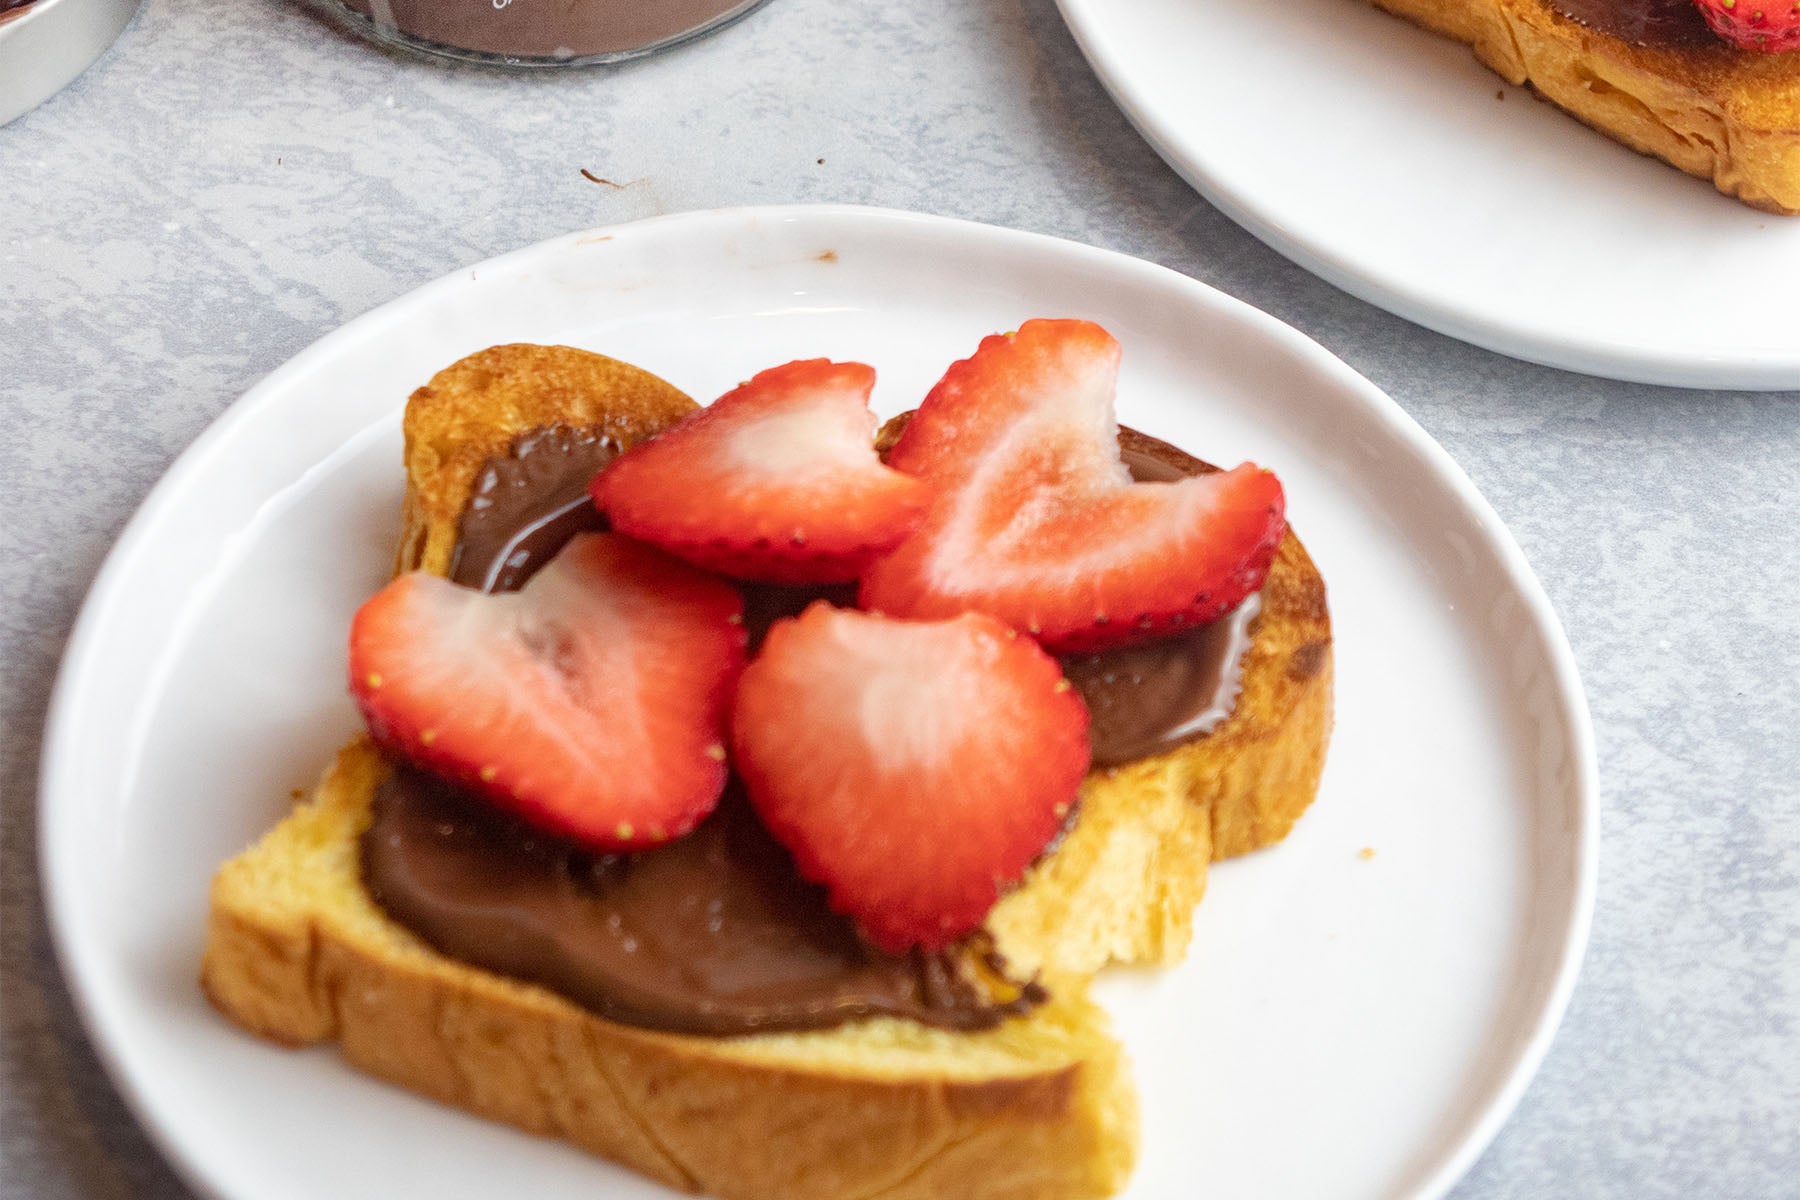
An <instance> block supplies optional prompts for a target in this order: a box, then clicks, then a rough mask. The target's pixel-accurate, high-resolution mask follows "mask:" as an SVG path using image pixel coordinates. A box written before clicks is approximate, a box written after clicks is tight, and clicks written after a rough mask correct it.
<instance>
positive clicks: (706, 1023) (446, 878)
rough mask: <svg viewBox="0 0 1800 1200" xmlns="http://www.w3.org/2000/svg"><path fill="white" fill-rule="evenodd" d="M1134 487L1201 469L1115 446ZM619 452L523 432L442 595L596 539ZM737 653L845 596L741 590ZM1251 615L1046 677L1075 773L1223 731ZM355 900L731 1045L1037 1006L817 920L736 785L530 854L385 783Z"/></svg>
mask: <svg viewBox="0 0 1800 1200" xmlns="http://www.w3.org/2000/svg"><path fill="white" fill-rule="evenodd" d="M1120 451H1121V455H1122V457H1123V459H1124V461H1125V462H1126V465H1127V466H1128V467H1129V468H1130V469H1131V471H1132V474H1133V475H1134V476H1135V477H1136V478H1138V479H1140V480H1170V479H1177V478H1180V477H1182V476H1184V475H1188V474H1196V473H1199V472H1202V471H1207V470H1211V469H1212V468H1210V467H1208V466H1206V464H1204V463H1202V462H1200V461H1199V460H1197V459H1194V458H1191V457H1189V456H1188V455H1185V454H1183V453H1182V452H1181V451H1179V450H1176V449H1175V448H1174V447H1172V446H1169V445H1167V444H1166V443H1163V442H1160V441H1157V440H1156V439H1154V438H1149V437H1145V436H1144V435H1142V434H1138V433H1135V432H1133V431H1130V430H1122V431H1121V432H1120ZM617 453H618V446H617V445H616V444H614V443H612V442H611V441H609V440H607V439H605V438H603V437H600V436H598V435H596V434H593V433H590V432H587V431H582V430H572V429H567V428H561V427H554V428H547V429H541V430H533V431H531V432H529V433H527V434H524V435H522V436H521V437H519V438H518V439H517V440H516V441H515V442H514V444H513V446H512V447H511V449H510V451H509V452H508V453H507V454H505V455H502V456H499V457H496V458H495V459H492V460H490V461H489V462H488V463H487V464H486V465H485V466H484V467H483V468H482V470H481V472H480V473H479V475H478V476H477V478H476V481H475V486H474V489H473V491H472V492H471V498H470V501H469V503H468V505H467V507H466V508H465V509H464V511H463V514H462V517H461V519H460V521H459V523H458V527H457V535H458V541H457V549H456V552H455V555H454V557H453V560H452V568H451V578H452V579H453V580H455V581H456V582H458V583H461V584H464V585H466V586H470V587H477V588H481V589H483V590H487V591H506V590H512V589H515V588H517V587H519V586H521V585H522V584H523V583H524V582H525V580H526V579H528V578H529V577H530V575H531V573H532V572H533V571H535V570H536V569H537V568H538V567H540V566H542V565H543V563H544V562H546V561H548V560H549V559H550V558H551V557H552V556H554V555H555V553H556V552H557V551H558V550H559V549H561V547H562V545H563V544H564V543H565V542H567V541H568V539H569V538H571V537H573V536H574V535H575V534H576V533H579V532H582V531H584V530H587V529H597V528H602V527H604V518H602V517H601V516H600V515H599V514H598V513H597V512H596V511H595V510H594V509H593V507H592V505H591V504H589V503H588V502H587V483H588V480H589V479H590V478H591V477H592V476H593V475H594V473H595V472H597V471H598V470H599V469H600V468H601V467H603V466H605V465H606V463H608V462H610V461H611V460H612V458H613V457H614V455H616V454H617ZM744 592H745V620H746V625H747V626H748V627H749V632H750V636H751V641H752V645H754V644H755V642H756V641H758V640H760V637H761V634H762V632H763V631H764V630H766V629H767V627H768V625H769V624H770V623H771V622H772V621H774V620H776V619H778V618H780V617H782V616H785V615H789V614H793V613H798V612H799V611H800V610H801V609H802V608H804V607H805V606H806V604H808V603H810V602H812V601H813V600H815V599H818V598H819V597H820V596H821V595H823V596H825V597H826V598H829V599H832V600H833V601H835V602H838V603H849V602H851V601H852V600H853V599H854V587H853V586H851V587H839V588H828V589H820V588H799V587H769V586H761V585H746V586H745V588H744ZM1253 616H1254V607H1253V606H1252V605H1246V606H1243V607H1241V608H1240V611H1239V613H1238V614H1234V616H1233V617H1230V618H1226V619H1224V620H1222V621H1219V622H1215V623H1214V624H1213V625H1210V626H1205V627H1201V628H1198V629H1196V630H1194V631H1192V632H1191V633H1188V634H1182V635H1178V636H1176V637H1173V638H1165V639H1161V640H1158V641H1156V642H1153V643H1150V644H1148V645H1145V646H1140V647H1133V648H1128V649H1126V650H1121V651H1111V652H1107V653H1103V654H1094V655H1083V656H1080V657H1079V658H1071V659H1068V660H1065V669H1066V670H1067V671H1068V672H1069V675H1070V678H1071V679H1072V680H1073V681H1074V682H1075V683H1076V686H1077V687H1079V688H1081V690H1082V693H1083V696H1084V697H1085V698H1086V700H1087V702H1088V705H1089V708H1090V710H1091V711H1092V713H1093V715H1094V720H1093V734H1094V738H1095V744H1094V745H1095V762H1096V764H1098V765H1108V764H1116V763H1119V762H1126V761H1130V760H1131V759H1132V758H1135V757H1141V756H1143V755H1145V754H1149V753H1155V752H1157V751H1158V750H1162V749H1167V748H1169V747H1171V746H1174V745H1177V744H1179V743H1181V742H1183V741H1187V740H1191V739H1192V738H1194V737H1198V736H1201V735H1202V734H1203V733H1205V732H1206V731H1207V730H1209V729H1210V728H1211V727H1212V725H1214V724H1216V723H1217V721H1218V720H1221V719H1223V717H1224V716H1226V715H1228V714H1229V712H1230V708H1231V703H1232V701H1233V699H1234V698H1235V695H1236V688H1237V669H1238V664H1237V660H1238V659H1239V658H1240V657H1241V655H1242V652H1243V649H1244V646H1245V645H1246V644H1247V641H1248V630H1249V625H1250V622H1251V621H1252V619H1253ZM362 854H363V872H364V879H365V881H366V883H367V885H368V888H369V891H370V894H371V895H372V896H373V897H374V898H375V900H376V902H377V903H378V904H380V905H381V906H382V907H383V908H384V909H385V910H386V911H387V912H388V913H389V915H391V916H392V917H394V919H396V920H397V921H399V922H400V923H401V924H403V925H405V926H407V927H408V928H410V929H412V930H413V931H414V932H415V933H417V934H418V935H419V936H420V937H422V938H424V939H425V940H426V941H427V942H428V943H430V944H431V945H433V946H435V947H437V948H438V949H439V950H441V951H443V952H444V953H446V954H448V955H450V956H451V957H453V958H456V959H459V960H461V961H464V962H468V963H472V964H474V965H477V966H482V967H485V968H488V969H491V970H494V971H497V972H499V973H501V974H504V975H507V976H510V977H513V978H518V979H525V980H529V981H531V982H535V983H540V984H542V985H544V986H546V987H549V988H551V989H553V990H555V991H557V992H559V993H561V994H563V995H565V996H568V997H569V998H570V999H572V1000H574V1001H576V1002H577V1003H579V1004H582V1005H584V1006H585V1007H587V1008H589V1009H591V1010H592V1011H594V1012H596V1013H599V1014H600V1015H602V1016H605V1017H607V1018H609V1019H612V1020H617V1021H621V1022H624V1023H627V1024H633V1025H639V1026H643V1027H647V1028H652V1029H661V1030H668V1031H671V1032H680V1033H697V1034H714V1035H731V1034H741V1033H748V1032H770V1031H777V1030H797V1029H819V1028H829V1027H831V1026H834V1025H838V1024H842V1023H844V1022H846V1021H851V1020H856V1019H859V1018H864V1017H869V1016H874V1015H883V1014H885V1015H893V1016H900V1017H904V1018H908V1019H911V1020H916V1021H920V1022H923V1023H926V1024H931V1025H937V1026H942V1027H946V1028H952V1029H979V1028H985V1027H990V1026H992V1025H995V1024H998V1023H999V1022H1000V1021H1002V1020H1004V1019H1005V1018H1006V1017H1007V1016H1009V1015H1012V1014H1017V1013H1022V1012H1025V1011H1028V1010H1029V1009H1031V1008H1032V1007H1034V1006H1035V1005H1037V1004H1040V1003H1042V1002H1043V1000H1044V999H1045V994H1044V992H1043V989H1042V988H1040V987H1038V986H1037V985H1036V984H1035V983H1019V982H1017V981H1014V980H1012V979H1010V978H1008V976H1007V975H1006V972H1005V964H1004V963H1003V962H1002V961H1001V960H1000V959H999V958H998V956H997V955H995V954H994V953H993V952H992V948H991V946H990V945H989V944H988V943H987V942H986V941H985V935H982V934H977V935H975V936H974V937H973V938H971V939H969V940H967V941H965V942H964V943H962V944H960V945H958V946H956V947H952V948H951V949H950V950H948V951H946V952H944V953H941V954H924V953H914V954H911V955H906V956H892V955H887V954H884V953H882V952H881V951H879V950H877V949H875V948H874V947H872V946H871V945H869V944H868V943H867V942H865V941H863V939H862V938H861V937H859V936H858V935H857V933H856V931H855V929H854V927H853V926H852V924H851V923H850V922H849V921H848V920H847V919H846V918H844V917H842V916H840V915H838V914H837V913H834V912H832V911H831V909H830V908H829V907H828V906H827V904H826V902H825V897H824V893H823V890H822V889H819V888H816V887H814V886H812V885H810V884H808V883H806V882H805V881H803V880H802V879H801V878H800V877H799V875H798V873H797V872H796V871H795V869H794V866H793V863H792V860H791V859H790V858H789V857H788V855H787V853H786V852H785V851H784V850H783V849H782V848H781V847H780V846H779V845H778V844H777V843H776V842H775V841H774V839H773V838H771V837H770V836H769V834H768V833H767V832H765V831H764V830H763V828H762V826H761V824H760V823H759V822H758V821H757V820H756V818H755V816H754V814H753V812H752V811H751V809H750V806H749V804H748V802H747V801H746V800H745V799H744V797H743V795H742V793H741V790H740V789H739V787H738V785H737V784H736V783H735V781H734V782H733V784H732V785H731V786H729V787H728V788H727V790H726V795H725V797H724V799H723V800H722V801H721V803H720V805H719V808H718V810H717V811H715V812H714V813H713V815H712V816H710V817H708V818H707V820H706V821H704V822H702V824H701V825H700V827H699V828H698V829H697V830H695V831H694V832H693V833H692V834H690V835H689V836H687V837H685V838H682V839H679V840H677V841H675V842H671V843H669V844H668V845H665V846H660V847H658V848H656V849H655V850H651V851H646V852H643V853H639V854H632V855H596V854H592V853H589V852H586V851H583V850H581V849H579V848H576V847H574V846H572V845H570V844H568V843H565V842H563V841H561V840H559V839H556V838H554V837H550V836H546V835H544V834H542V833H539V832H537V831H535V830H533V829H531V828H530V827H528V826H526V825H524V824H522V823H520V822H518V821H516V820H515V819H513V818H511V817H509V816H507V815H505V814H503V813H500V812H499V811H497V810H495V809H493V808H492V807H491V806H489V805H487V804H485V803H483V802H481V801H480V800H477V799H474V798H472V797H469V796H467V795H465V794H463V793H461V792H459V791H458V790H457V789H456V788H454V787H452V786H450V785H448V784H446V783H443V782H442V781H440V780H437V779H435V778H433V777H431V776H429V775H427V774H424V773H422V772H419V771H416V770H413V769H411V768H408V767H396V769H395V770H394V771H393V772H392V774H391V775H390V776H389V778H388V779H387V781H386V782H384V783H383V785H382V786H381V788H380V789H379V791H378V792H377V795H376V799H375V805H374V814H373V818H372V820H371V823H370V826H369V828H368V830H367V831H366V832H365V833H364V835H363V841H362Z"/></svg>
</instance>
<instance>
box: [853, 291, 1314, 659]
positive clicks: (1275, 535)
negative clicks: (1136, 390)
mask: <svg viewBox="0 0 1800 1200" xmlns="http://www.w3.org/2000/svg"><path fill="white" fill-rule="evenodd" d="M1118 370H1119V344H1118V343H1117V342H1115V341H1114V340H1113V339H1112V337H1111V336H1109V335H1108V334H1107V332H1106V331H1105V330H1104V329H1101V328H1100V327H1099V326H1098V325H1094V324H1091V323H1089V322H1086V321H1027V322H1026V323H1025V324H1024V325H1023V326H1021V327H1020V328H1019V331H1018V332H1017V333H1015V334H1009V335H1003V336H996V337H990V338H987V339H985V340H984V341H983V342H982V343H981V346H980V348H979V349H978V350H976V352H975V354H974V356H973V357H971V358H967V359H964V360H963V361H961V362H959V363H955V364H953V365H952V366H951V368H950V370H949V371H948V372H947V373H946V374H945V375H944V378H943V379H942V380H941V381H940V382H939V383H938V385H937V386H936V387H935V388H933V389H932V390H931V394H930V395H928V396H927V397H926V398H925V401H924V403H922V404H920V405H919V409H918V411H917V412H916V413H914V414H913V416H912V420H911V422H910V423H909V424H908V425H907V427H906V431H905V432H904V433H902V434H901V436H900V440H899V441H898V442H897V443H895V445H894V447H893V449H892V451H891V452H890V453H889V454H888V463H889V465H890V466H894V467H897V468H899V469H900V470H902V471H906V472H908V473H910V474H914V475H918V476H919V477H920V478H922V479H924V480H926V481H927V482H928V483H930V484H931V485H932V486H933V488H934V490H935V499H934V500H933V502H932V506H931V509H930V511H929V512H928V513H927V514H926V517H925V521H924V523H923V524H922V525H921V526H920V527H919V531H918V533H916V534H914V535H913V536H912V537H911V538H909V539H908V540H907V541H905V542H903V543H902V544H901V545H900V547H899V548H898V549H897V550H895V551H894V553H893V554H891V555H888V556H887V557H885V558H882V559H880V560H879V561H877V562H876V563H874V564H873V565H872V566H871V567H870V568H869V570H868V571H867V572H865V573H864V575H863V579H862V588H861V592H860V603H861V604H862V606H863V607H864V608H869V609H874V610H878V611H881V612H886V613H891V614H894V615H898V616H912V617H942V616H949V615H951V614H953V613H957V612H961V611H964V610H969V609H973V610H976V611H979V612H985V613H990V614H992V615H994V616H996V617H998V618H1000V619H1001V620H1003V621H1005V622H1006V623H1008V624H1009V625H1011V626H1013V627H1014V628H1015V629H1021V630H1024V631H1026V632H1028V633H1031V634H1033V635H1035V636H1036V637H1037V638H1038V639H1039V640H1040V641H1041V642H1043V644H1044V646H1045V647H1046V648H1047V649H1050V650H1052V651H1054V652H1057V653H1073V652H1081V651H1088V650H1096V649H1102V648H1105V647H1107V646H1116V645H1122V644H1124V643H1126V642H1133V641H1143V640H1147V639H1149V638H1152V637H1157V636H1160V635H1163V634H1167V633H1169V632H1172V631H1173V630H1176V629H1180V628H1183V627H1185V626H1188V625H1194V624H1199V623H1202V622H1205V621H1210V620H1213V619H1214V618H1216V617H1218V616H1220V615H1222V614H1224V613H1226V612H1229V611H1230V610H1231V609H1232V608H1233V607H1235V606H1236V605H1237V603H1238V602H1239V601H1241V600H1242V599H1243V598H1244V597H1245V596H1247V595H1249V594H1250V593H1251V592H1253V591H1255V590H1256V589H1257V588H1259V587H1261V586H1262V581H1263V578H1264V577H1265V576H1266V575H1267V574H1268V569H1269V563H1270V561H1271V560H1272V559H1273V558H1274V556H1275V550H1276V548H1277V546H1278V545H1279V544H1280V542H1281V536H1282V533H1283V531H1284V530H1285V529H1286V522H1285V520H1284V518H1283V515H1282V512H1283V499H1282V492H1281V483H1280V482H1279V481H1278V480H1277V479H1276V478H1275V477H1274V476H1273V475H1271V474H1269V473H1268V472H1267V471H1263V470H1260V469H1259V468H1257V467H1256V466H1254V465H1253V464H1250V463H1245V464H1244V465H1242V466H1239V467H1237V468H1236V469H1234V470H1231V471H1222V472H1218V473H1216V474H1209V475H1200V476H1195V477H1193V478H1190V479H1183V480H1180V481H1178V482H1174V483H1133V482H1131V477H1130V475H1129V474H1128V473H1127V471H1126V470H1125V468H1124V466H1122V465H1121V464H1120V462H1119V449H1118V442H1117V436H1118V426H1117V424H1116V422H1115V420H1114V417H1113V392H1114V388H1115V385H1116V383H1117V380H1118Z"/></svg>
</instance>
